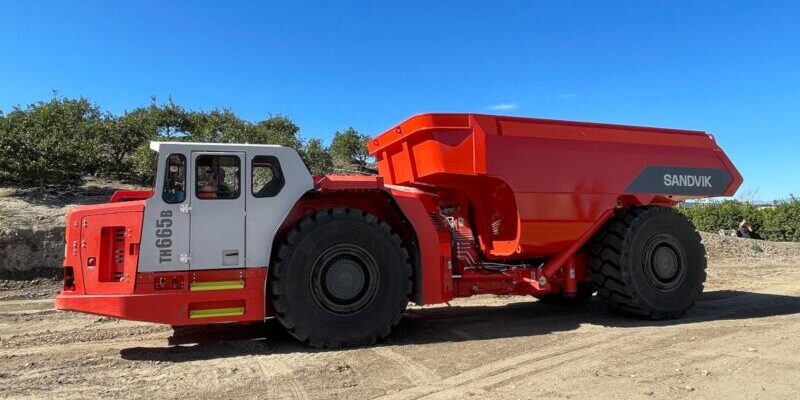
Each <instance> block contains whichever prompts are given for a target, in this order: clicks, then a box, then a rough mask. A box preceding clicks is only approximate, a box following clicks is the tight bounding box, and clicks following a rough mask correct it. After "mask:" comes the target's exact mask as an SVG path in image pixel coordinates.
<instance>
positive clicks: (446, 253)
mask: <svg viewBox="0 0 800 400" xmlns="http://www.w3.org/2000/svg"><path fill="white" fill-rule="evenodd" d="M314 187H315V190H314V191H312V192H309V193H307V194H306V196H304V197H303V198H301V199H300V200H299V201H298V202H297V204H296V205H295V207H294V209H293V210H292V212H290V214H289V216H288V217H287V218H286V219H285V220H284V222H283V224H282V225H281V228H280V229H279V231H278V234H277V235H276V237H275V243H274V244H273V246H277V245H278V244H279V243H280V238H282V237H283V235H284V233H285V232H286V230H288V229H289V228H291V227H292V226H294V225H295V224H296V223H297V222H298V221H300V220H301V219H302V218H303V217H305V216H306V215H309V214H310V213H313V212H316V210H321V209H326V208H334V207H352V208H358V209H361V210H364V211H367V212H370V213H372V214H375V215H376V216H378V217H379V218H381V219H383V220H385V221H386V222H387V223H388V224H389V225H391V226H392V228H393V229H395V230H396V231H397V232H398V234H400V236H401V237H402V239H403V241H404V242H405V243H406V245H407V246H408V247H409V250H410V252H411V253H412V256H413V258H414V265H413V267H414V281H415V282H414V283H415V284H414V298H413V301H414V302H415V303H417V304H419V305H423V304H436V303H442V302H445V301H448V300H450V299H452V298H453V288H452V279H451V270H450V269H449V266H450V265H451V259H450V254H451V252H450V236H449V232H448V231H447V229H446V228H445V226H444V224H443V222H442V221H441V220H440V217H439V214H438V212H437V207H436V202H435V198H434V196H433V195H432V194H430V193H427V192H424V191H422V190H419V189H416V188H410V187H404V186H394V185H384V184H383V178H382V177H379V176H336V175H327V176H324V177H320V178H318V179H317V180H316V181H315V182H314ZM273 253H274V251H273Z"/></svg>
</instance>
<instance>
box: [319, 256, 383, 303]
mask: <svg viewBox="0 0 800 400" xmlns="http://www.w3.org/2000/svg"><path fill="white" fill-rule="evenodd" d="M378 284H379V275H378V267H377V264H376V263H375V259H374V258H373V257H372V255H371V254H369V253H368V252H367V251H366V250H364V248H363V247H361V246H358V245H354V244H339V245H335V246H332V247H330V248H328V249H327V250H325V251H324V252H322V254H320V256H319V257H317V259H316V260H315V261H314V266H313V269H312V275H311V293H312V295H313V297H314V301H315V302H316V303H317V304H318V305H319V306H320V307H322V308H324V309H325V310H327V311H329V312H332V313H335V314H354V313H357V312H358V311H360V310H362V309H364V308H366V307H367V306H369V305H370V304H371V303H372V301H373V300H374V299H375V295H376V293H377V291H378Z"/></svg>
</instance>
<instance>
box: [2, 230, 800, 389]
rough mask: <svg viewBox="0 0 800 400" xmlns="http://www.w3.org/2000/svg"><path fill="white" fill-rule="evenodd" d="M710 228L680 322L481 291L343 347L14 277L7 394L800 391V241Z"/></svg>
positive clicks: (7, 310)
mask: <svg viewBox="0 0 800 400" xmlns="http://www.w3.org/2000/svg"><path fill="white" fill-rule="evenodd" d="M705 240H706V242H707V246H708V248H709V254H710V258H711V260H710V265H709V270H708V273H709V278H708V284H707V290H706V292H705V293H704V294H703V295H702V297H701V298H700V300H699V301H698V303H697V304H696V305H695V307H694V308H693V309H692V311H691V312H690V313H689V314H688V315H687V316H686V317H685V318H683V319H681V320H678V321H668V322H648V321H639V320H633V319H629V318H625V317H619V316H615V315H613V314H609V313H607V312H606V311H605V310H604V309H603V307H602V306H601V305H600V304H598V303H597V302H596V301H594V300H593V301H592V302H590V304H589V305H587V306H585V307H576V308H575V307H573V308H569V307H566V308H565V307H558V306H549V305H545V304H542V303H539V302H536V301H535V300H533V299H530V298H514V297H494V296H481V297H476V298H470V299H464V300H458V301H454V302H452V303H451V306H449V307H448V306H443V307H424V308H420V307H412V308H410V309H409V311H408V312H407V314H406V317H405V318H404V320H403V321H402V322H401V325H400V326H399V327H398V328H397V329H396V330H395V331H394V332H393V333H392V335H391V336H390V337H389V338H388V339H387V340H385V341H384V342H383V343H381V344H380V345H377V346H373V347H367V348H359V349H352V350H343V351H319V350H315V349H310V348H307V347H304V346H302V345H299V344H297V343H296V342H294V341H293V340H292V339H291V338H290V337H288V336H287V335H286V334H285V333H283V331H282V330H281V329H280V327H279V326H278V325H277V324H276V323H274V322H268V323H266V324H263V325H253V326H249V327H240V326H232V327H227V326H217V327H213V329H212V328H199V329H190V330H186V331H182V332H179V333H178V338H179V339H180V340H181V341H184V342H200V344H194V343H192V344H183V345H180V346H169V345H168V343H167V339H168V337H170V336H171V335H173V331H172V329H171V328H169V327H166V326H160V325H151V324H142V323H135V322H127V321H117V320H113V319H109V318H101V317H97V316H89V315H83V314H76V313H66V312H59V311H55V310H53V302H52V297H53V296H54V295H55V294H56V292H57V290H58V282H55V281H53V280H48V279H38V280H33V281H14V280H6V281H0V398H149V399H153V398H196V399H206V398H214V399H240V398H241V399H244V398H248V399H250V398H264V399H330V398H346V399H367V398H382V399H417V398H426V399H452V398H470V397H473V398H496V399H517V398H615V399H635V398H661V399H663V398H677V397H681V398H725V399H729V398H747V399H791V398H794V399H796V398H798V393H800V379H798V378H800V334H799V333H800V245H798V244H776V243H766V242H756V241H750V240H742V239H735V238H721V237H718V236H715V235H705Z"/></svg>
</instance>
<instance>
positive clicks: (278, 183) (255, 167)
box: [250, 156, 285, 197]
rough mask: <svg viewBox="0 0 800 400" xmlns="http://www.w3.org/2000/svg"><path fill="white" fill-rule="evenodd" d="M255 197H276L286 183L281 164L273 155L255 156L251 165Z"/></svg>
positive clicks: (252, 188)
mask: <svg viewBox="0 0 800 400" xmlns="http://www.w3.org/2000/svg"><path fill="white" fill-rule="evenodd" d="M250 171H251V173H252V177H251V182H252V185H251V186H252V187H251V190H252V192H253V197H274V196H277V195H278V193H280V191H281V189H282V188H283V184H284V183H285V181H284V179H283V172H282V171H281V164H280V163H279V162H278V159H277V158H275V157H272V156H255V157H253V162H252V164H251V166H250Z"/></svg>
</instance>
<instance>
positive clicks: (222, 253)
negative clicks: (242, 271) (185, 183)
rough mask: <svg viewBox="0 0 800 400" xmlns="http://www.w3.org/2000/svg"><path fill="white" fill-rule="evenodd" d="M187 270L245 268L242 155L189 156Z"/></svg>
mask: <svg viewBox="0 0 800 400" xmlns="http://www.w3.org/2000/svg"><path fill="white" fill-rule="evenodd" d="M191 158H192V163H191V165H192V173H193V178H194V179H193V182H194V183H193V184H192V185H191V188H190V190H189V192H190V193H191V195H190V198H191V200H190V208H189V209H190V215H191V221H190V226H191V227H190V238H189V243H190V244H189V246H190V260H189V266H190V267H189V268H190V269H192V270H196V269H219V268H242V267H244V265H245V240H244V237H245V214H246V210H245V205H246V204H245V203H246V202H245V198H246V196H245V194H244V193H243V190H242V183H243V182H244V180H243V176H244V171H243V166H244V160H245V154H244V153H243V152H192V157H191Z"/></svg>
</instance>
